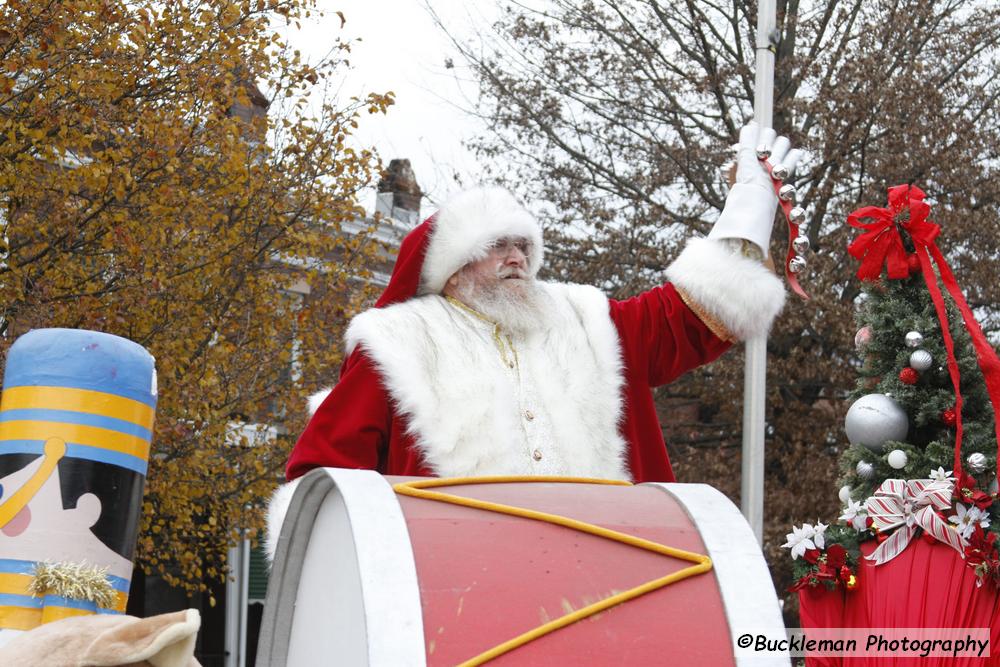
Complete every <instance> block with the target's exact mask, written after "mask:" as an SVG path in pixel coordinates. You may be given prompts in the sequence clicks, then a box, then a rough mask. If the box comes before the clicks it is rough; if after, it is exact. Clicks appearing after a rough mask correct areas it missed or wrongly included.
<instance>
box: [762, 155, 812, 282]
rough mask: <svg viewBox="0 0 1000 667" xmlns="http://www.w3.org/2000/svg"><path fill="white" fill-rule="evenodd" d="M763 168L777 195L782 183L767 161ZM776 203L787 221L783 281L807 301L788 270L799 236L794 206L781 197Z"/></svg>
mask: <svg viewBox="0 0 1000 667" xmlns="http://www.w3.org/2000/svg"><path fill="white" fill-rule="evenodd" d="M763 164H764V168H765V169H767V174H768V176H770V177H771V185H772V186H774V194H778V191H779V190H781V185H782V181H781V179H778V178H775V177H774V174H773V173H771V169H772V167H771V163H770V162H768V161H767V160H764V161H763ZM778 203H779V204H780V205H781V210H782V212H784V214H785V220H787V221H788V250H787V251H786V252H785V280H787V281H788V284H789V285H791V286H792V291H793V292H795V293H796V294H798V295H799V296H800V297H802V298H803V299H805V300H806V301H808V300H809V295H808V294H806V291H805V290H804V289H802V286H801V285H799V278H798V276H797V275H796V274H794V273H792V272H791V271H790V270H789V268H788V267H789V264H791V261H792V259H794V258H795V254H796V253H795V248H794V247H792V242H793V241H795V239H796V238H798V236H799V226H798V224H797V223H794V222H792V208H793V207H794V206H795V205H794V204H793V203H792V202H790V201H785V200H783V199H782V198H781V197H778Z"/></svg>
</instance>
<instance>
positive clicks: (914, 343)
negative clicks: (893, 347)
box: [906, 331, 924, 347]
mask: <svg viewBox="0 0 1000 667" xmlns="http://www.w3.org/2000/svg"><path fill="white" fill-rule="evenodd" d="M923 344H924V337H923V335H921V333H920V332H919V331H911V332H909V333H907V334H906V347H920V346H921V345H923Z"/></svg>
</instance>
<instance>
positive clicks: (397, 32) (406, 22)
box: [286, 0, 496, 214]
mask: <svg viewBox="0 0 1000 667" xmlns="http://www.w3.org/2000/svg"><path fill="white" fill-rule="evenodd" d="M319 3H320V5H321V7H322V9H323V10H324V11H325V12H326V14H327V16H326V17H324V18H323V19H320V20H316V21H313V22H312V23H309V24H306V23H304V24H303V25H302V29H301V30H295V29H294V28H292V29H290V30H289V32H287V33H286V36H287V38H288V40H289V42H290V43H291V44H292V45H293V46H294V47H295V48H298V49H300V50H301V51H302V52H303V54H304V55H306V57H308V58H309V59H310V60H312V61H315V60H317V59H318V58H320V57H322V56H324V55H325V54H326V53H327V52H328V51H329V49H330V45H331V43H332V39H331V37H332V36H340V37H341V38H344V39H357V38H360V39H361V41H360V42H357V43H355V44H354V45H353V46H352V52H351V55H350V59H351V65H352V70H351V71H350V72H349V73H348V74H347V76H346V78H345V79H344V80H343V81H342V82H341V83H342V86H343V88H342V94H345V95H350V94H362V93H364V92H368V91H373V92H385V91H389V90H391V91H393V92H394V93H395V94H396V104H395V105H394V106H392V107H390V109H389V111H388V114H387V115H385V116H384V117H382V116H365V117H364V118H363V119H362V121H361V127H360V128H359V130H358V133H357V136H358V138H359V139H360V141H361V142H363V143H365V144H369V145H373V146H374V147H375V149H376V150H377V151H378V152H379V155H380V156H381V157H382V160H383V161H384V162H385V164H386V165H388V162H389V160H391V159H392V158H409V159H410V161H411V163H412V165H413V168H414V171H415V173H416V176H417V181H418V183H420V186H421V188H422V189H423V190H424V192H425V193H426V194H427V198H425V202H424V211H423V212H424V214H429V213H431V212H432V211H433V209H434V207H435V204H436V203H437V202H440V201H441V199H442V197H445V196H447V195H448V193H449V192H452V191H454V190H455V189H457V188H458V187H459V185H458V184H457V182H456V175H457V176H458V178H460V179H461V181H462V182H463V183H465V184H466V185H468V184H472V183H475V182H478V180H479V179H478V168H477V166H476V161H475V159H474V157H473V155H472V154H471V153H470V152H469V151H468V150H467V149H465V148H464V147H463V145H462V142H463V140H467V139H469V138H471V137H473V136H475V135H476V134H477V133H481V132H483V131H484V127H483V125H482V124H481V123H480V122H479V121H477V120H476V119H475V118H473V117H471V116H470V115H469V114H467V113H465V112H464V111H463V109H467V108H470V107H471V106H472V103H473V100H472V99H471V97H472V96H473V95H474V94H475V90H476V86H475V83H474V82H472V81H470V80H469V77H468V73H467V71H466V70H465V69H464V68H463V67H461V65H462V63H461V62H460V59H459V58H458V57H457V53H456V50H455V48H454V47H453V46H452V45H451V43H450V41H449V39H448V37H447V35H445V34H444V33H443V32H442V31H441V30H440V29H439V28H438V27H437V25H435V23H434V20H433V18H432V17H431V15H430V13H429V11H428V10H427V7H426V4H427V3H426V0H378V1H373V0H319ZM430 3H431V5H432V6H433V9H434V11H435V12H436V13H437V15H438V16H440V17H441V18H442V20H444V21H445V22H446V23H447V25H448V26H449V30H450V31H452V32H454V33H455V34H457V35H464V36H466V37H468V36H469V35H471V34H472V31H473V26H475V25H477V24H478V25H483V24H488V23H489V21H490V20H491V16H493V15H495V11H496V10H495V9H494V6H493V4H492V2H490V1H488V0H483V1H481V2H462V0H430ZM337 11H340V12H343V14H344V17H345V18H346V20H347V22H346V24H345V26H344V28H343V29H341V28H340V19H339V18H338V17H337V16H336V14H335V12H337ZM449 59H451V60H452V61H453V63H454V64H455V65H456V66H457V67H453V68H448V67H446V62H447V61H448V60H449ZM463 80H464V82H463ZM362 204H363V205H364V206H365V208H366V209H368V210H369V211H371V209H372V208H373V207H374V195H373V194H371V195H368V194H366V196H365V198H364V201H362Z"/></svg>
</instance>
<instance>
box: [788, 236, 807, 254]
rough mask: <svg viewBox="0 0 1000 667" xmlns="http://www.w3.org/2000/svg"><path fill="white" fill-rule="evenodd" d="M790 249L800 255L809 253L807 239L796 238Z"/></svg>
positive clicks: (802, 237) (803, 237)
mask: <svg viewBox="0 0 1000 667" xmlns="http://www.w3.org/2000/svg"><path fill="white" fill-rule="evenodd" d="M792 248H794V250H795V252H797V253H799V254H800V255H804V254H806V253H807V252H809V239H807V238H806V237H805V236H796V237H795V240H794V241H792Z"/></svg>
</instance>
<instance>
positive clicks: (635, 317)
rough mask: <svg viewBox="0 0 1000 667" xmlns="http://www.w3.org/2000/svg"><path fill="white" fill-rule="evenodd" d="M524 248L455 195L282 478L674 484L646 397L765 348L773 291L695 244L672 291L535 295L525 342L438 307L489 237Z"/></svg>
mask: <svg viewBox="0 0 1000 667" xmlns="http://www.w3.org/2000/svg"><path fill="white" fill-rule="evenodd" d="M503 237H523V238H527V239H528V240H529V241H531V250H530V252H529V256H528V268H529V272H530V273H531V274H532V275H534V274H535V273H537V271H538V268H539V266H540V265H541V260H542V247H543V246H542V238H541V231H540V228H539V226H538V224H537V222H535V220H534V218H532V217H531V215H530V214H529V213H528V212H527V211H526V210H524V209H523V208H522V207H521V206H520V205H519V204H518V203H517V202H516V200H514V199H513V197H512V196H511V195H510V194H508V193H507V192H505V191H503V190H499V189H494V188H480V189H475V190H471V191H468V192H465V193H462V194H461V195H459V196H458V197H456V198H455V199H453V200H451V201H450V202H448V203H447V204H446V205H445V206H443V207H442V209H441V210H440V211H439V212H438V214H437V215H436V216H434V217H432V218H431V219H429V220H428V221H426V222H424V223H423V224H421V225H420V226H418V227H417V228H416V229H414V230H413V231H412V232H411V233H410V234H409V235H408V236H407V238H406V239H405V240H404V241H403V244H402V245H401V248H400V253H399V256H398V259H397V262H396V266H395V268H394V271H393V275H392V278H391V280H390V283H389V286H388V287H387V289H386V291H385V293H384V294H383V295H382V297H381V298H380V300H379V301H378V303H377V304H376V307H375V308H373V309H371V310H368V311H366V312H364V313H362V314H360V315H358V316H357V317H356V318H354V320H353V321H352V322H351V324H350V326H349V328H348V332H347V358H346V361H345V362H344V364H343V366H342V368H341V374H340V380H339V382H338V383H337V385H336V386H335V387H334V388H333V390H332V391H330V392H329V394H328V395H325V398H324V399H323V400H322V401H321V402H318V403H319V404H318V407H317V409H316V410H315V414H314V415H313V417H312V420H311V421H310V422H309V425H308V426H307V427H306V429H305V431H304V432H303V433H302V435H301V437H300V438H299V440H298V442H297V443H296V445H295V449H294V450H293V452H292V455H291V458H290V459H289V462H288V466H287V470H286V473H287V477H288V479H289V480H292V479H295V478H297V477H299V476H301V475H303V474H304V473H305V472H307V471H308V470H310V469H312V468H315V467H320V466H334V467H344V468H370V469H375V470H378V471H380V472H382V473H384V474H392V475H433V476H466V475H489V474H493V475H496V474H558V475H573V476H585V477H604V478H619V479H622V478H624V479H632V480H634V481H637V482H644V481H673V480H674V475H673V471H672V470H671V467H670V462H669V459H668V456H667V450H666V447H665V445H664V441H663V435H662V431H661V428H660V425H659V421H658V419H657V415H656V411H655V408H654V403H653V395H652V388H653V387H657V386H660V385H663V384H666V383H669V382H670V381H672V380H673V379H675V378H676V377H678V376H679V375H681V374H682V373H685V372H686V371H688V370H690V369H692V368H695V367H697V366H699V365H701V364H704V363H707V362H709V361H712V360H713V359H715V358H716V357H718V356H719V355H720V354H721V353H722V352H723V351H725V350H726V349H727V347H728V346H729V345H730V342H731V340H732V339H742V338H745V337H748V336H752V335H757V334H760V333H763V332H765V331H766V330H767V328H768V327H769V326H770V323H771V320H772V319H773V318H774V316H775V315H776V314H777V313H778V312H779V311H780V309H781V307H782V305H783V303H784V289H783V287H782V285H781V282H780V281H779V280H778V278H777V277H776V276H775V275H774V274H773V273H771V272H770V271H769V270H768V269H766V268H765V267H764V266H762V265H761V263H760V262H759V261H757V260H754V259H750V258H747V257H744V256H742V255H740V254H739V253H738V252H734V250H733V248H734V247H738V244H736V245H734V244H733V243H732V242H731V241H729V240H714V239H694V240H692V241H689V242H688V244H687V246H686V247H685V249H684V251H683V252H682V253H681V255H680V256H679V257H678V258H677V260H676V261H675V262H674V263H673V264H671V266H670V267H668V269H667V277H668V279H669V281H670V282H668V283H666V284H664V285H661V286H658V287H654V288H653V289H651V290H649V291H647V292H645V293H643V294H641V295H639V296H636V297H634V298H632V299H628V300H625V301H616V300H612V299H608V298H606V297H605V296H604V295H603V294H602V293H601V292H600V291H599V290H597V289H596V288H593V287H589V286H584V285H570V284H558V283H544V282H540V283H538V287H539V298H540V301H541V305H542V309H543V312H544V314H545V315H544V317H543V318H542V320H543V321H542V322H541V323H540V325H541V326H540V327H539V329H538V330H537V331H535V332H532V333H530V334H524V335H522V336H520V337H514V338H512V337H510V336H509V335H507V334H506V333H504V332H503V331H502V330H499V329H497V328H496V327H495V326H494V325H493V324H492V323H490V322H488V321H486V320H484V318H482V317H481V316H479V315H478V314H477V313H475V312H474V311H471V310H469V309H468V308H464V307H462V305H461V304H457V303H452V302H450V301H448V300H446V299H445V298H444V297H442V296H440V293H441V290H442V288H443V286H444V284H445V282H446V281H447V279H448V277H450V276H451V275H452V274H454V273H455V272H456V271H458V270H459V269H460V268H461V267H462V266H464V265H465V264H467V263H468V262H470V261H473V260H475V259H478V258H480V257H482V256H484V254H485V252H486V248H488V247H489V245H490V244H491V243H492V242H493V241H495V240H496V239H498V238H503Z"/></svg>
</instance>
